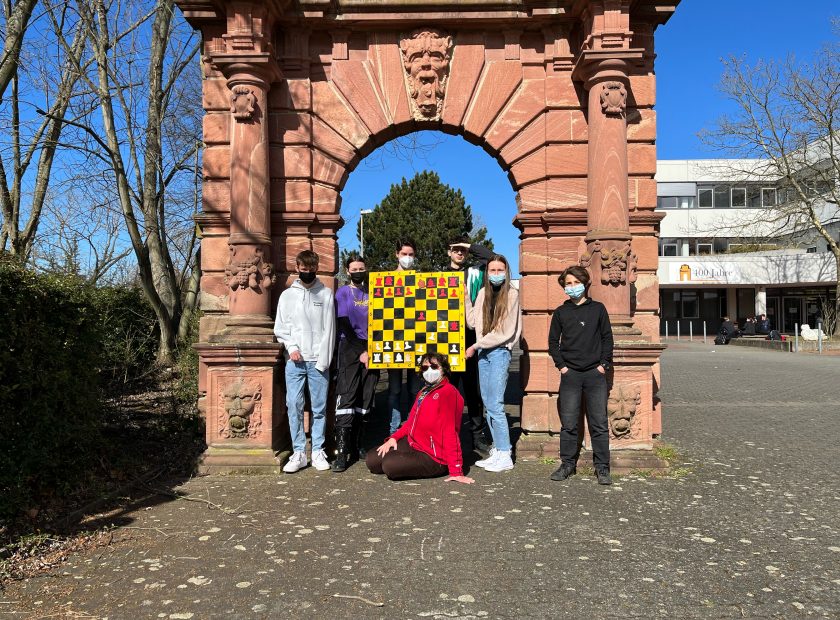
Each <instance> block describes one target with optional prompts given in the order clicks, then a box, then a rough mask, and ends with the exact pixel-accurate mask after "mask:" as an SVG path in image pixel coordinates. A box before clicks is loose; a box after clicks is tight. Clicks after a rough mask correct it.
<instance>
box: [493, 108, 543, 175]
mask: <svg viewBox="0 0 840 620" xmlns="http://www.w3.org/2000/svg"><path fill="white" fill-rule="evenodd" d="M545 131H546V129H545V115H544V114H541V115H539V116H538V117H537V118H536V119H534V121H533V122H532V123H531V124H530V125H527V126H525V127H524V128H523V129H521V130H520V131H519V133H517V134H516V135H515V137H514V138H513V139H512V140H510V142H508V144H507V146H505V147H504V148H503V149H502V151H501V153H500V155H501V157H502V160H503V161H504V162H505V163H506V164H508V165H512V164H514V163H516V162H517V161H518V160H520V159H522V158H523V157H525V156H526V155H528V154H530V153H533V152H534V151H536V150H537V149H540V148H543V147H544V146H545V143H546V139H545Z"/></svg>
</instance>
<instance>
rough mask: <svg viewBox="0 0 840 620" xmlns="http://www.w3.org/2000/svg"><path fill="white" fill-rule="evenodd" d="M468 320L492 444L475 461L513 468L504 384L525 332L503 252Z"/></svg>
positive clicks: (493, 469)
mask: <svg viewBox="0 0 840 620" xmlns="http://www.w3.org/2000/svg"><path fill="white" fill-rule="evenodd" d="M468 309H469V314H468V316H469V318H468V322H469V324H470V325H471V326H472V327H473V328H474V329H475V344H473V345H472V346H470V347H469V348H468V349H467V354H466V355H467V358H468V359H469V358H471V357H473V356H475V357H477V358H478V381H479V385H480V386H481V398H482V400H483V401H484V407H485V410H486V412H487V424H488V426H489V427H490V434H491V435H492V436H493V447H492V448H491V449H490V455H489V456H488V457H487V458H486V459H482V460H480V461H477V462H476V464H475V465H476V467H482V468H484V470H485V471H490V472H501V471H507V470H509V469H513V459H512V457H511V451H512V450H511V443H510V429H509V428H508V422H507V416H506V415H505V388H506V387H507V381H508V371H509V370H510V356H511V350H512V349H513V347H515V346H516V345H517V343H518V342H519V338H520V336H521V335H522V311H521V309H520V305H519V291H518V290H517V289H516V288H514V287H513V286H511V283H510V265H509V264H508V261H507V259H506V258H505V257H504V256H502V255H501V254H495V255H494V256H493V257H492V258H491V259H490V261H489V262H488V263H487V278H486V280H485V283H484V287H483V288H482V289H481V291H479V293H478V296H477V297H476V299H475V305H472V304H470V306H469V307H468Z"/></svg>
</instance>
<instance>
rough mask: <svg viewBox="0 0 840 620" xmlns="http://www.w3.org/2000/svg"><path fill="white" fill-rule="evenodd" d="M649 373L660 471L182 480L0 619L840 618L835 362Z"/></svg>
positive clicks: (13, 592) (751, 361) (306, 474)
mask: <svg viewBox="0 0 840 620" xmlns="http://www.w3.org/2000/svg"><path fill="white" fill-rule="evenodd" d="M663 384H664V386H665V389H664V391H663V392H662V398H663V400H664V402H665V407H666V409H665V415H666V418H665V439H666V440H667V441H669V442H671V443H672V444H673V445H675V446H676V447H677V449H678V450H679V452H680V454H681V455H682V457H683V458H682V462H681V464H680V466H681V467H682V468H684V469H683V470H681V472H680V473H681V474H683V475H681V476H678V477H672V478H664V479H651V478H646V477H643V476H639V475H635V476H626V477H623V478H621V479H619V480H616V484H615V485H614V486H613V487H611V488H605V487H599V486H598V485H597V484H596V483H595V481H594V480H593V479H592V478H591V477H586V476H578V477H576V478H574V479H572V480H571V481H569V482H568V483H565V484H563V483H554V482H551V481H550V480H549V479H548V474H549V473H550V472H551V471H552V469H553V466H552V465H549V464H541V463H537V462H527V463H526V462H523V463H520V464H519V465H518V466H517V467H516V469H515V470H514V471H513V472H508V473H506V474H497V475H493V474H487V473H484V472H477V473H475V476H476V478H477V480H478V483H477V484H476V485H474V486H472V487H466V486H460V485H455V484H453V483H444V482H443V481H442V480H430V481H423V482H416V483H401V484H396V483H390V482H388V481H387V480H384V479H382V478H377V477H373V476H370V475H368V474H367V473H365V472H364V471H363V469H362V467H360V466H354V467H353V468H351V469H350V470H348V471H347V472H346V473H345V474H342V475H335V474H332V473H329V472H327V473H323V474H320V473H317V472H315V471H314V470H312V469H309V470H306V471H303V472H301V473H299V474H296V475H293V476H288V475H287V476H281V477H231V478H222V477H208V478H200V479H196V480H193V481H191V482H189V483H187V484H184V485H183V486H181V487H180V488H179V489H178V491H179V492H180V493H183V494H184V495H185V498H183V499H178V500H172V499H167V498H162V497H156V498H155V497H150V498H149V502H148V504H147V505H145V506H138V507H135V508H134V509H132V510H129V511H127V512H125V513H124V514H121V515H118V516H117V521H118V522H119V523H121V524H122V527H120V528H118V529H117V530H116V531H115V534H114V542H113V544H111V545H110V546H108V547H103V548H99V549H94V550H91V551H87V552H84V553H81V554H79V555H75V556H73V557H72V558H71V560H70V561H69V562H67V563H66V564H64V565H63V566H61V567H60V568H59V569H58V570H56V571H55V572H54V573H53V574H51V575H48V576H44V577H39V578H35V579H32V580H29V581H25V582H18V583H15V584H12V586H11V587H10V588H9V590H8V591H7V592H6V593H5V595H3V596H4V597H5V598H4V597H3V596H0V615H2V616H3V617H10V618H12V617H14V618H18V617H51V618H53V617H74V618H94V617H95V618H104V617H107V618H196V619H199V618H202V619H203V618H276V617H303V616H307V617H322V618H348V617H364V618H368V617H369V618H513V617H519V618H585V617H593V618H635V617H639V618H650V617H668V618H757V617H761V618H766V617H780V618H782V617H783V618H791V617H798V616H806V615H807V616H816V617H833V618H837V617H840V522H839V521H840V517H839V516H838V515H840V474H838V471H840V469H838V461H840V458H838V457H840V450H838V445H840V359H838V358H830V359H829V358H818V357H814V356H793V355H783V354H779V353H774V352H763V351H752V350H749V349H739V348H735V347H717V348H715V347H712V346H703V345H699V344H697V345H689V344H675V345H674V346H672V347H671V348H670V349H669V350H668V351H667V352H666V353H665V356H664V360H663ZM220 508H221V509H220Z"/></svg>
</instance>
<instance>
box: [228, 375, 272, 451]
mask: <svg viewBox="0 0 840 620" xmlns="http://www.w3.org/2000/svg"><path fill="white" fill-rule="evenodd" d="M222 398H223V399H224V403H225V420H224V425H223V429H222V435H223V436H224V437H249V436H253V435H255V434H256V430H257V428H258V426H259V425H260V422H261V420H254V421H252V420H251V416H252V415H253V414H254V409H255V407H256V406H257V403H258V402H259V401H260V400H261V399H262V386H260V385H256V384H252V383H249V382H236V383H232V384H230V385H228V386H227V387H226V388H225V389H223V390H222Z"/></svg>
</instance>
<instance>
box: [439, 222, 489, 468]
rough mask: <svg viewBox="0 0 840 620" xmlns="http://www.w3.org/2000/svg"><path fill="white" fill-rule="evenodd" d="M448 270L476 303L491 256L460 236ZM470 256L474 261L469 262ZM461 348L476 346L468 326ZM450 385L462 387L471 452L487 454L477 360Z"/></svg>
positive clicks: (452, 248) (454, 241) (470, 360)
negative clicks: (459, 275) (458, 277)
mask: <svg viewBox="0 0 840 620" xmlns="http://www.w3.org/2000/svg"><path fill="white" fill-rule="evenodd" d="M448 254H449V270H450V271H462V272H464V285H465V286H466V288H467V290H466V291H465V292H464V293H465V294H466V295H469V296H470V301H471V302H473V303H475V299H476V297H477V296H478V292H479V291H480V290H481V289H482V287H483V286H484V277H485V272H486V271H487V262H488V261H489V260H490V259H491V258H493V256H494V254H495V253H494V252H493V250H490V249H489V248H486V247H484V246H483V245H481V244H478V243H470V239H469V237H467V236H466V235H459V236H457V237H453V238H452V239H450V240H449V252H448ZM470 255H472V256H474V257H475V258H476V259H477V260H476V261H475V262H471V261H470V260H469V259H470ZM464 340H465V343H464V346H466V347H467V348H469V347H471V346H472V345H474V344H475V330H474V329H472V328H470V327H469V326H468V325H465V326H464ZM450 382H451V383H452V385H454V386H455V387H456V388H457V387H459V386H460V385H463V389H464V401H465V402H466V404H467V417H466V418H465V420H464V426H466V427H467V429H468V430H469V432H470V434H471V435H472V440H473V448H475V449H476V450H480V451H481V452H487V451H488V450H489V449H490V444H488V443H487V436H486V433H485V431H486V430H487V423H486V421H485V420H484V405H483V403H482V402H481V392H480V391H479V389H478V356H475V355H474V356H472V357H470V358H468V359H467V367H466V370H465V371H464V372H453V373H452V376H451V378H450Z"/></svg>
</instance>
